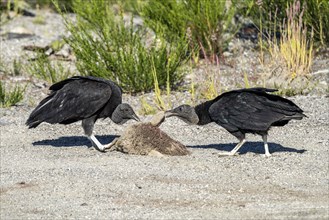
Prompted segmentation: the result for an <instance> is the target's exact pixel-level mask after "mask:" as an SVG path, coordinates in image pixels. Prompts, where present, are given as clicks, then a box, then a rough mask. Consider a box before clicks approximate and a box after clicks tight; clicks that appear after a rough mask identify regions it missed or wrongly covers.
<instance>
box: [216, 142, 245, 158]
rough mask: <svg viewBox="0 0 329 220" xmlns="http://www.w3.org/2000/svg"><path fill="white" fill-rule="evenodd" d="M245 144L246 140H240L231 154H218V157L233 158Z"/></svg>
mask: <svg viewBox="0 0 329 220" xmlns="http://www.w3.org/2000/svg"><path fill="white" fill-rule="evenodd" d="M244 143H246V139H242V140H240V142H239V143H238V144H237V145H236V146H235V147H234V148H233V150H231V151H230V152H221V153H218V155H219V156H233V155H235V154H236V152H237V151H238V150H239V149H240V148H241V147H242V145H243V144H244Z"/></svg>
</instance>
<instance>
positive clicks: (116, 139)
mask: <svg viewBox="0 0 329 220" xmlns="http://www.w3.org/2000/svg"><path fill="white" fill-rule="evenodd" d="M117 142H118V138H114V140H113V141H112V142H111V143H109V144H106V145H104V149H106V150H109V151H115V150H116V148H115V145H116V143H117Z"/></svg>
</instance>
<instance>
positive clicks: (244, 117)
mask: <svg viewBox="0 0 329 220" xmlns="http://www.w3.org/2000/svg"><path fill="white" fill-rule="evenodd" d="M265 91H266V90H265V89H264V90H261V88H257V89H249V90H248V89H243V90H236V91H232V92H228V93H224V94H222V95H221V96H220V97H218V98H216V99H215V100H214V102H213V104H212V105H211V106H210V108H209V114H210V117H211V119H212V120H213V121H215V122H216V123H218V124H220V125H222V126H223V127H225V128H227V129H228V130H232V131H235V130H237V129H244V130H252V131H267V130H268V129H269V128H270V126H272V125H280V124H281V125H284V124H286V123H287V122H288V121H289V120H290V119H293V118H295V119H301V118H302V117H303V116H304V115H303V114H302V112H303V111H302V110H301V109H300V108H299V107H298V106H297V105H295V104H294V103H293V102H292V101H290V100H288V99H285V98H282V97H280V96H277V95H272V94H268V93H266V92H265Z"/></svg>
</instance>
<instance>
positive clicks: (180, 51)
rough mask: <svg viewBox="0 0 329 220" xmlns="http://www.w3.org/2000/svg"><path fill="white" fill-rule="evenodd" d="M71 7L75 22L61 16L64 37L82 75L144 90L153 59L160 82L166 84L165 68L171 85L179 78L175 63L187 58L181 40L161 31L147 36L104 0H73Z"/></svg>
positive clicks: (149, 85) (148, 87) (148, 83)
mask: <svg viewBox="0 0 329 220" xmlns="http://www.w3.org/2000/svg"><path fill="white" fill-rule="evenodd" d="M73 9H74V12H75V13H76V15H77V21H76V22H72V21H70V20H69V19H67V18H65V17H64V19H65V24H66V27H67V29H68V30H69V31H70V32H71V33H72V35H71V37H70V38H67V39H66V41H67V43H68V44H70V45H71V47H72V49H73V51H74V53H75V55H76V57H77V68H78V70H79V72H80V73H81V74H82V75H92V76H98V77H103V78H108V79H111V80H113V81H115V82H117V83H118V84H119V85H120V86H121V87H122V88H123V89H124V90H125V91H129V92H140V91H148V90H151V89H152V88H153V76H152V61H153V62H154V67H155V69H156V73H157V79H158V83H159V85H160V86H165V85H166V80H167V72H168V71H169V74H170V84H171V85H175V84H176V83H177V82H179V81H181V79H182V77H183V75H182V74H181V73H180V72H179V71H178V67H180V66H181V65H182V64H183V63H184V62H185V61H186V60H187V59H188V57H187V52H186V51H187V45H186V44H185V41H184V40H181V41H176V42H173V43H171V44H169V43H168V42H167V41H166V40H165V39H164V38H163V36H162V34H161V33H158V34H157V35H156V36H155V37H154V38H150V36H147V33H148V32H147V30H145V28H143V27H140V28H135V27H134V25H133V23H132V20H131V21H130V23H128V24H127V23H125V21H124V17H123V14H121V13H119V14H115V13H114V11H113V10H112V8H111V6H110V5H109V4H108V2H107V1H106V0H99V1H83V0H76V1H75V2H74V4H73ZM63 16H64V15H63ZM169 60H170V62H169Z"/></svg>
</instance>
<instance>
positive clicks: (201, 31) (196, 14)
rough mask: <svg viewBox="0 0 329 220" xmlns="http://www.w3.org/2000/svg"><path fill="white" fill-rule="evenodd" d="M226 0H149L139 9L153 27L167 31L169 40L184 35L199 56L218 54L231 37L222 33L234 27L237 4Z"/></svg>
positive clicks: (157, 30)
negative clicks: (232, 22) (232, 23)
mask: <svg viewBox="0 0 329 220" xmlns="http://www.w3.org/2000/svg"><path fill="white" fill-rule="evenodd" d="M226 2H227V1H219V0H190V1H163V0H152V1H148V3H146V4H143V5H142V7H141V9H140V13H141V15H142V17H143V19H144V20H145V22H146V24H147V25H148V26H149V27H150V28H151V29H152V30H153V31H155V32H156V33H157V32H159V31H160V32H163V33H166V39H167V40H169V41H171V42H172V41H175V40H176V39H177V38H182V37H186V39H187V40H188V43H189V47H190V49H191V50H195V49H198V51H199V54H200V56H201V57H205V56H209V55H211V56H212V57H213V58H214V57H215V56H216V55H219V54H221V52H222V51H223V49H224V48H225V47H226V45H227V43H228V40H229V39H230V38H229V37H224V33H230V32H231V33H232V31H234V29H237V27H232V26H231V25H230V22H231V21H232V18H233V16H234V14H235V10H236V6H237V4H235V1H231V5H229V4H227V3H226ZM230 29H231V30H230ZM229 36H230V37H232V36H233V35H229ZM202 48H203V49H202Z"/></svg>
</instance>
